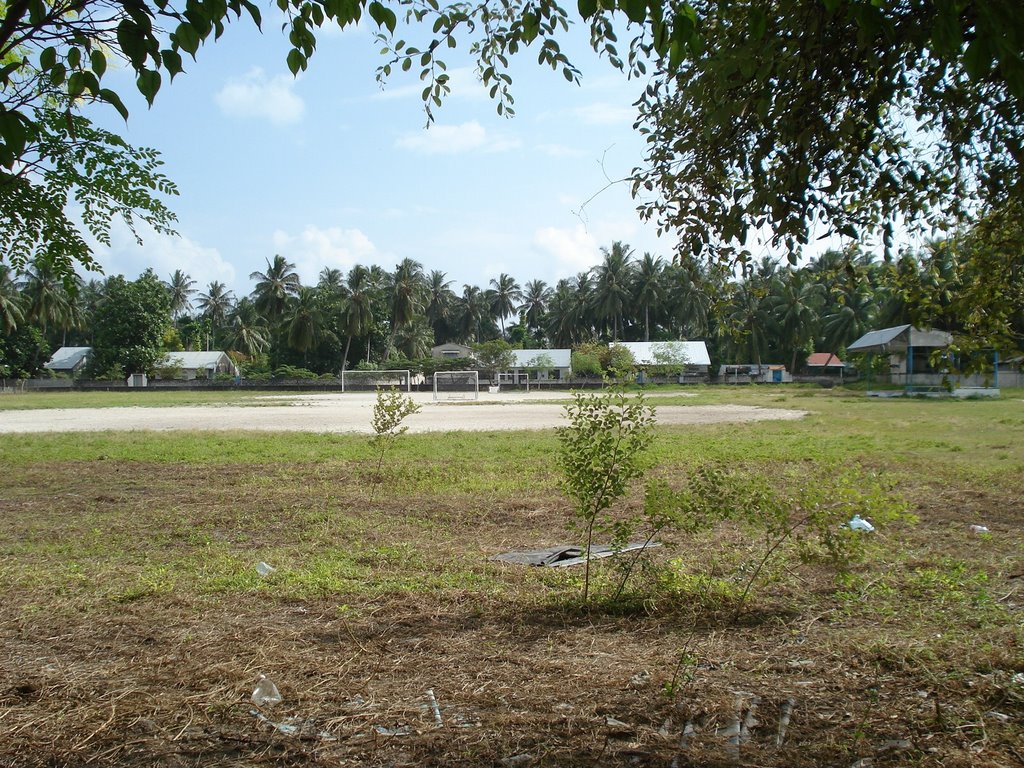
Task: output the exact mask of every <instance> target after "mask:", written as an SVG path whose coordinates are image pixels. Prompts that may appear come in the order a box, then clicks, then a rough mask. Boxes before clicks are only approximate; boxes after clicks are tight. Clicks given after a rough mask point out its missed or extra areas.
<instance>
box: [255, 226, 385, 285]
mask: <svg viewBox="0 0 1024 768" xmlns="http://www.w3.org/2000/svg"><path fill="white" fill-rule="evenodd" d="M272 241H273V245H274V250H275V252H277V253H280V254H281V255H282V256H284V257H285V258H286V259H288V261H291V262H293V263H294V264H295V267H296V271H297V272H298V273H299V278H300V279H301V281H302V284H303V285H315V284H316V282H317V280H318V279H319V277H320V272H321V270H323V269H324V268H325V267H330V268H332V269H340V270H342V271H344V272H347V271H348V270H349V269H351V268H352V267H353V266H355V265H356V263H360V264H370V263H374V262H379V261H380V260H381V259H382V257H383V256H384V254H381V252H380V251H379V250H378V249H377V246H375V245H374V244H373V242H372V241H371V240H370V238H368V237H367V236H366V235H365V234H364V233H363V232H362V231H361V230H359V229H342V228H341V227H327V228H326V229H321V228H320V227H315V226H312V225H311V226H308V227H306V228H305V229H304V230H303V231H302V232H300V233H299V234H297V235H292V234H289V233H288V232H285V231H283V230H280V229H279V230H277V231H275V232H274V234H273V237H272Z"/></svg>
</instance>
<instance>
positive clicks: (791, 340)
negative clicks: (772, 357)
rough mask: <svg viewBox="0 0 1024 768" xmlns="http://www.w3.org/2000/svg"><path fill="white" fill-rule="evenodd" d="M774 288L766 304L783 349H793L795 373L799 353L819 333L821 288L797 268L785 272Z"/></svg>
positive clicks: (793, 368)
mask: <svg viewBox="0 0 1024 768" xmlns="http://www.w3.org/2000/svg"><path fill="white" fill-rule="evenodd" d="M772 285H773V290H772V292H771V293H770V294H769V295H768V297H767V298H766V299H765V305H766V307H767V309H768V312H769V314H770V316H771V318H772V320H773V321H774V324H775V327H776V328H777V329H778V332H779V344H780V346H781V347H782V348H783V349H785V348H787V347H788V348H789V349H790V350H791V353H790V354H791V357H790V368H789V370H790V371H794V372H795V370H796V358H797V354H798V353H799V351H800V349H801V348H802V347H803V346H804V345H805V344H806V343H807V342H808V341H809V340H810V339H812V338H814V336H815V333H816V330H817V320H818V307H819V306H820V304H821V299H822V293H821V286H820V285H818V284H817V283H814V282H812V281H811V280H810V278H808V277H807V276H806V275H805V274H804V273H803V272H801V271H799V270H794V269H788V270H785V271H783V272H782V273H781V274H780V275H779V276H778V278H777V279H776V280H774V281H772Z"/></svg>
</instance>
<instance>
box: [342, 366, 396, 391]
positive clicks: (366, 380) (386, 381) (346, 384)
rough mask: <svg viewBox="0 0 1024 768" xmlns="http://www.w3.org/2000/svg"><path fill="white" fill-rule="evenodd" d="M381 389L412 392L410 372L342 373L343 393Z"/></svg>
mask: <svg viewBox="0 0 1024 768" xmlns="http://www.w3.org/2000/svg"><path fill="white" fill-rule="evenodd" d="M381 387H395V388H397V389H404V390H405V391H406V392H411V391H412V375H411V373H410V371H407V370H406V371H342V372H341V391H342V392H372V391H373V390H375V389H380V388H381Z"/></svg>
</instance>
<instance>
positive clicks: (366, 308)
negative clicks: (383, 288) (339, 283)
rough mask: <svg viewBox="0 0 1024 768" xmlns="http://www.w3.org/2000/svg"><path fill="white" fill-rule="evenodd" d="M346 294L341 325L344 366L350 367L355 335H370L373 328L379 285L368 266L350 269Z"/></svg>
mask: <svg viewBox="0 0 1024 768" xmlns="http://www.w3.org/2000/svg"><path fill="white" fill-rule="evenodd" d="M345 287H346V295H345V302H344V305H343V307H342V316H341V327H342V328H343V329H344V331H345V335H346V339H345V352H344V354H343V356H342V361H341V364H342V368H347V367H348V353H349V349H350V348H351V346H352V339H353V338H354V337H362V336H366V337H369V335H370V330H371V329H372V328H373V322H374V320H373V307H374V302H375V294H376V290H377V285H376V283H375V282H374V277H373V273H372V272H371V271H370V270H368V269H367V268H366V267H363V266H360V265H358V264H357V265H356V266H354V267H352V269H350V270H349V273H348V277H347V278H346V280H345ZM366 356H367V359H369V356H370V353H369V339H367V353H366Z"/></svg>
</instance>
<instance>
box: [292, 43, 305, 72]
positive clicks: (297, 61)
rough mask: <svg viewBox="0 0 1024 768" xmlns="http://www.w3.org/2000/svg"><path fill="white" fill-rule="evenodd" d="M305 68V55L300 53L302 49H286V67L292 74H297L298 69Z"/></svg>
mask: <svg viewBox="0 0 1024 768" xmlns="http://www.w3.org/2000/svg"><path fill="white" fill-rule="evenodd" d="M305 68H306V57H305V56H303V55H302V51H300V50H299V49H298V48H292V49H291V50H290V51H288V69H289V70H290V71H291V73H292V74H293V75H297V74H299V70H300V69H305Z"/></svg>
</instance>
